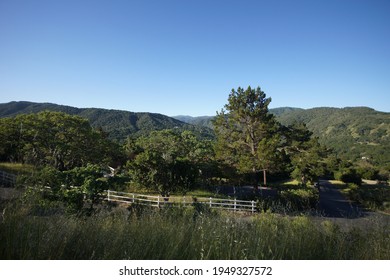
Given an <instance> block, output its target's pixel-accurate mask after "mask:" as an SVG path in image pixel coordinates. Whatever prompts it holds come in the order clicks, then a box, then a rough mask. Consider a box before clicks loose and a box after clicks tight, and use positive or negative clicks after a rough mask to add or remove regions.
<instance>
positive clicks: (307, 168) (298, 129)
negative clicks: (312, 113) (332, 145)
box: [285, 123, 329, 185]
mask: <svg viewBox="0 0 390 280" xmlns="http://www.w3.org/2000/svg"><path fill="white" fill-rule="evenodd" d="M285 131H286V133H285V136H286V139H287V141H286V146H285V149H286V153H287V154H288V156H289V157H290V161H291V165H292V172H291V176H292V177H293V178H294V179H296V180H298V181H299V182H300V183H301V184H303V185H306V184H307V182H309V181H310V182H315V181H317V180H318V177H320V176H323V175H325V173H326V166H327V156H328V153H329V151H328V150H327V149H326V148H325V147H324V146H322V145H321V144H320V143H319V141H318V138H316V137H315V138H313V137H312V133H311V132H310V131H309V130H308V129H307V127H306V125H305V124H304V123H294V124H292V125H290V126H288V127H286V128H285Z"/></svg>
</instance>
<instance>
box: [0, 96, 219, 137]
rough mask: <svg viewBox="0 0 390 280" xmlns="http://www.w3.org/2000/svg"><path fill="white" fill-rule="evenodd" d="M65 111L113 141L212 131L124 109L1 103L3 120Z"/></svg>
mask: <svg viewBox="0 0 390 280" xmlns="http://www.w3.org/2000/svg"><path fill="white" fill-rule="evenodd" d="M45 110H47V111H55V112H64V113H67V114H70V115H78V116H80V117H83V118H86V119H88V120H89V122H90V123H91V125H92V126H93V127H96V128H102V129H103V130H104V131H105V132H107V133H108V134H109V137H110V138H111V139H115V140H119V141H123V140H124V139H126V138H127V137H128V136H129V135H135V136H136V135H142V134H147V133H149V132H150V131H153V130H162V129H172V128H177V129H183V130H184V129H187V130H191V131H193V132H195V133H196V134H198V135H201V136H203V137H211V134H212V132H211V130H210V129H208V128H205V127H198V126H194V125H191V124H188V123H184V122H182V121H179V120H176V119H174V118H170V117H168V116H165V115H161V114H155V113H134V112H129V111H121V110H107V109H97V108H84V109H81V108H76V107H70V106H63V105H57V104H52V103H34V102H26V101H20V102H9V103H3V104H0V117H2V118H3V117H12V116H15V115H18V114H30V113H38V112H41V111H45Z"/></svg>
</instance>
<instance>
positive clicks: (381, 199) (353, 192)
mask: <svg viewBox="0 0 390 280" xmlns="http://www.w3.org/2000/svg"><path fill="white" fill-rule="evenodd" d="M348 186H349V190H348V195H349V197H350V198H351V199H352V200H354V201H356V202H358V203H359V204H361V205H363V206H365V207H367V208H369V209H372V210H385V211H388V210H389V209H390V187H389V186H385V185H363V186H358V185H355V184H349V185H348Z"/></svg>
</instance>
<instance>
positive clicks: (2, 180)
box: [0, 170, 16, 187]
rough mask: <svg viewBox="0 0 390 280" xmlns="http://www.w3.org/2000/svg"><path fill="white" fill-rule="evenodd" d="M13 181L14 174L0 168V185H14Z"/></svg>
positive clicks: (14, 179)
mask: <svg viewBox="0 0 390 280" xmlns="http://www.w3.org/2000/svg"><path fill="white" fill-rule="evenodd" d="M15 182H16V176H15V175H14V174H11V173H8V172H5V171H1V170H0V185H3V186H7V187H10V186H13V185H15Z"/></svg>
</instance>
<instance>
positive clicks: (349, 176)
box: [335, 167, 362, 185]
mask: <svg viewBox="0 0 390 280" xmlns="http://www.w3.org/2000/svg"><path fill="white" fill-rule="evenodd" d="M335 179H336V180H340V181H342V182H344V183H352V184H357V185H360V184H361V183H362V178H361V176H360V175H359V174H358V172H357V171H356V169H355V168H352V167H350V168H343V169H341V170H339V171H337V172H336V173H335Z"/></svg>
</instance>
